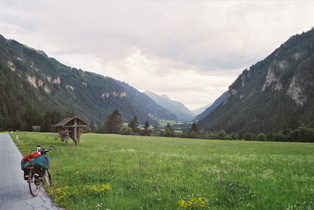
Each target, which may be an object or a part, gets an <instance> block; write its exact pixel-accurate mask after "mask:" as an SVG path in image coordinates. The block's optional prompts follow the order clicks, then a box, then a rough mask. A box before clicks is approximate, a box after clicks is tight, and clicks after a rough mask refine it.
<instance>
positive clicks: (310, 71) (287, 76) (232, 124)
mask: <svg viewBox="0 0 314 210" xmlns="http://www.w3.org/2000/svg"><path fill="white" fill-rule="evenodd" d="M313 81H314V29H313V28H312V29H311V30H310V31H308V32H306V33H302V34H300V35H295V36H292V37H291V38H290V39H289V40H288V41H286V42H285V43H284V44H282V45H281V46H280V47H279V48H278V49H276V50H275V51H274V52H273V53H271V54H270V55H269V56H268V57H267V58H265V59H264V60H262V61H260V62H258V63H256V64H255V65H252V66H251V67H250V68H249V69H245V70H244V71H243V72H242V74H241V75H240V76H239V77H238V78H237V79H236V80H235V82H234V83H233V84H232V85H230V87H229V90H228V96H227V98H226V100H225V101H224V103H223V104H221V105H220V106H219V107H218V108H217V109H215V110H214V111H213V112H212V113H210V114H209V115H208V116H206V117H205V118H203V120H201V121H200V122H199V123H198V126H199V128H201V129H204V130H208V131H218V130H225V131H226V132H229V133H230V132H238V131H240V130H243V131H245V132H253V133H259V132H271V131H278V130H280V129H281V128H282V127H283V126H284V124H285V123H286V122H287V121H288V120H289V119H290V118H291V116H292V113H293V112H296V113H297V115H298V116H299V118H300V122H301V124H302V125H303V126H313V125H314V123H313V119H314V98H313V95H314V82H313Z"/></svg>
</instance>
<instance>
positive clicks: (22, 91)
mask: <svg viewBox="0 0 314 210" xmlns="http://www.w3.org/2000/svg"><path fill="white" fill-rule="evenodd" d="M0 78H1V79H0V102H1V103H0V129H25V127H27V126H26V125H25V124H28V127H29V124H32V125H41V123H42V122H41V120H40V119H41V118H42V117H43V115H44V114H45V113H46V112H47V111H56V112H58V113H65V112H73V113H75V114H76V115H78V116H80V117H82V118H83V119H85V120H86V121H87V122H91V121H94V123H96V124H100V123H102V122H104V121H105V119H106V117H107V116H108V115H109V114H111V113H112V112H113V111H114V110H115V109H117V110H119V112H120V113H121V115H122V116H123V118H124V120H125V121H126V122H128V121H129V120H131V119H132V118H133V117H134V116H135V115H136V116H137V119H138V121H139V122H140V123H143V124H144V123H145V121H146V120H148V121H149V122H150V124H152V125H154V124H158V122H157V119H166V120H175V119H176V117H175V116H174V115H173V114H171V113H169V112H168V111H166V110H165V109H163V108H162V107H160V106H159V105H158V104H156V103H155V102H154V101H153V100H151V99H150V98H149V97H147V96H146V95H145V94H143V93H140V92H138V91H137V93H136V94H137V95H138V98H134V88H132V87H130V86H129V85H127V84H124V85H123V86H122V85H121V83H120V82H118V81H116V80H114V79H112V78H110V77H104V76H101V75H98V74H95V73H90V72H86V71H83V70H81V69H76V68H71V67H68V66H65V65H63V64H61V63H60V62H58V61H57V60H55V59H53V58H49V57H48V56H47V55H46V54H45V53H44V52H43V51H38V50H35V49H32V48H30V47H28V46H25V45H23V44H20V43H18V42H17V41H15V40H7V39H5V38H4V37H3V36H1V35H0ZM142 98H145V100H143V99H142Z"/></svg>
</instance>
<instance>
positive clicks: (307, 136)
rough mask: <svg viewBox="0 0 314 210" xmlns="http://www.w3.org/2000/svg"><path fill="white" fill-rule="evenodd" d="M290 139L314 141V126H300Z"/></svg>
mask: <svg viewBox="0 0 314 210" xmlns="http://www.w3.org/2000/svg"><path fill="white" fill-rule="evenodd" d="M288 140H289V141H297V142H314V128H305V127H299V128H298V129H296V130H294V131H292V132H291V134H290V136H289V138H288Z"/></svg>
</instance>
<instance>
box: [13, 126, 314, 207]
mask: <svg viewBox="0 0 314 210" xmlns="http://www.w3.org/2000/svg"><path fill="white" fill-rule="evenodd" d="M18 135H19V139H18V140H16V139H15V136H16V133H15V134H12V135H11V136H12V138H13V139H14V141H15V142H16V144H17V145H18V147H19V148H20V150H21V152H22V153H23V155H25V154H27V153H29V151H30V150H31V149H33V150H35V149H36V145H37V144H40V145H42V146H43V147H45V146H46V147H48V146H49V145H53V146H54V147H55V148H56V149H55V150H53V151H52V152H50V153H49V156H50V158H51V167H50V169H51V173H52V178H53V185H54V186H53V187H52V188H51V189H48V192H49V194H50V196H51V198H52V199H53V200H54V202H55V203H56V204H57V205H58V206H61V207H66V208H67V209H111V210H115V209H119V210H120V209H134V210H139V209H162V210H165V209H313V208H314V201H313V198H314V167H313V166H314V144H310V143H282V142H280V143H275V142H248V141H223V140H197V139H183V138H163V137H141V136H121V135H104V134H84V135H83V136H82V138H81V143H80V144H79V145H78V146H74V144H73V142H71V143H70V144H68V145H66V144H64V143H61V141H60V140H59V137H58V134H52V133H26V132H25V133H24V132H20V133H18ZM21 179H22V177H21Z"/></svg>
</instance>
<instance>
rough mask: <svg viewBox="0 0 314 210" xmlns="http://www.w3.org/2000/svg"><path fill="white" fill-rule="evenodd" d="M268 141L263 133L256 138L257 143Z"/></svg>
mask: <svg viewBox="0 0 314 210" xmlns="http://www.w3.org/2000/svg"><path fill="white" fill-rule="evenodd" d="M266 140H267V138H266V135H265V134H263V133H260V134H258V135H257V137H256V141H266Z"/></svg>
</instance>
